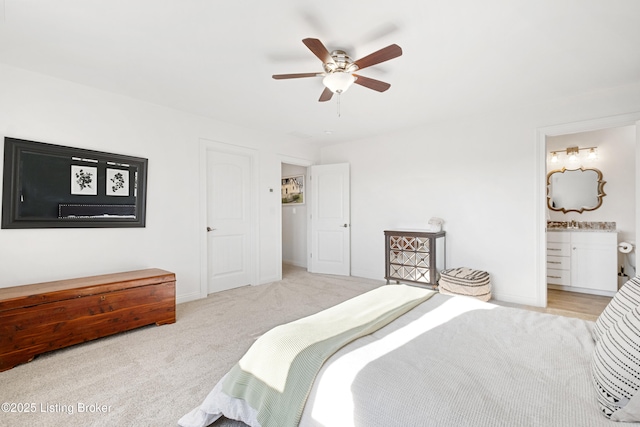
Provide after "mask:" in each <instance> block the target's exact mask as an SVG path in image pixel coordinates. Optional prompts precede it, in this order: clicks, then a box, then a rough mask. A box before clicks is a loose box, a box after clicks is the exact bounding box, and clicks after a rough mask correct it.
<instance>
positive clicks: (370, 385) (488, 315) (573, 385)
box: [181, 295, 629, 427]
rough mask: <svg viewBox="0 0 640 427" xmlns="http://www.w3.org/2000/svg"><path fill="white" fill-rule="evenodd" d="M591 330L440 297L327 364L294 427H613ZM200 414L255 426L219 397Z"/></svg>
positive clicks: (238, 405)
mask: <svg viewBox="0 0 640 427" xmlns="http://www.w3.org/2000/svg"><path fill="white" fill-rule="evenodd" d="M592 327H593V323H592V322H588V321H584V320H579V319H572V318H565V317H559V316H553V315H548V314H542V313H537V312H530V311H524V310H519V309H513V308H505V307H498V306H496V305H493V304H488V303H483V302H480V301H477V300H474V299H471V298H466V297H448V296H444V295H436V296H434V297H433V298H431V299H430V300H428V301H426V302H424V303H422V304H421V305H420V306H418V307H416V308H414V309H413V310H411V311H410V312H409V313H407V314H405V315H403V316H401V317H400V318H398V319H397V320H395V321H394V322H393V323H391V324H389V325H387V326H385V327H384V328H382V329H380V330H378V331H377V332H374V333H373V334H371V335H368V336H365V337H363V338H360V339H358V340H357V341H354V342H352V343H351V344H348V345H347V346H345V347H343V348H342V349H341V350H340V351H338V352H337V353H336V354H335V355H334V356H332V357H331V358H330V359H329V360H328V361H327V363H325V365H324V366H323V367H322V369H321V370H320V372H319V374H318V376H317V378H316V381H315V384H314V386H313V389H312V391H311V394H310V396H309V398H308V400H307V404H306V407H305V410H304V413H303V415H302V419H301V422H300V426H302V427H320V426H323V427H329V426H336V427H350V426H353V427H378V426H379V427H390V426H403V427H405V426H406V427H416V426H438V427H442V426H452V427H453V426H455V427H461V426H474V427H483V426H487V427H489V426H491V427H498V426H505V427H507V426H508V427H513V426H558V427H569V426H581V427H582V426H584V427H598V426H614V425H617V426H619V425H620V424H618V423H615V422H613V421H610V420H608V419H606V418H605V417H604V416H602V415H600V414H599V412H598V405H597V402H596V397H595V391H594V388H593V385H592V382H591V370H590V365H591V356H592V353H593V349H594V342H593V339H592V338H591V328H592ZM218 389H219V387H218ZM201 408H206V411H209V412H213V413H216V412H218V413H224V414H226V415H227V416H232V417H238V416H240V417H241V418H242V419H245V420H251V422H254V421H255V418H254V417H252V414H251V413H252V410H251V409H250V408H246V407H244V406H243V405H242V402H237V401H235V402H234V401H233V399H227V398H226V397H225V396H223V395H220V393H219V392H212V393H211V394H210V395H209V397H207V399H206V400H205V402H204V403H203V405H202V407H201ZM229 411H232V412H229ZM215 417H216V416H214V417H213V418H209V420H211V419H214V418H215ZM185 418H186V417H185ZM185 418H183V420H185ZM181 421H182V420H181ZM245 422H246V421H245ZM185 425H188V424H185ZM625 425H629V424H625Z"/></svg>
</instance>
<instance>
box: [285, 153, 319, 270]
mask: <svg viewBox="0 0 640 427" xmlns="http://www.w3.org/2000/svg"><path fill="white" fill-rule="evenodd" d="M279 157H280V177H281V178H282V164H283V163H286V164H288V165H295V166H302V167H305V168H308V167H310V166H313V165H314V163H313V162H312V161H311V160H308V159H300V158H298V157H291V156H285V155H283V154H281V155H279ZM307 179H308V177H307ZM278 182H280V181H278ZM308 183H309V181H307V182H306V183H305V195H304V198H305V200H306V201H307V202H309V201H310V198H309V192H308V190H309V185H308ZM277 191H278V192H279V191H280V187H278V190H277ZM307 205H308V204H307ZM308 206H309V205H308ZM309 208H310V206H309ZM309 212H310V211H309ZM278 217H279V218H280V221H278V235H279V236H280V239H279V240H278V259H279V262H278V267H277V269H278V271H277V273H278V280H282V203H278ZM310 234H311V231H310V230H309V218H308V217H307V254H306V256H307V271H309V252H310V251H311V247H310V245H311V241H310V240H309V239H310Z"/></svg>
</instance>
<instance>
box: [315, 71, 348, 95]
mask: <svg viewBox="0 0 640 427" xmlns="http://www.w3.org/2000/svg"><path fill="white" fill-rule="evenodd" d="M355 81H356V78H355V77H354V76H353V74H351V73H346V72H343V71H334V72H333V73H329V74H327V75H326V76H325V78H324V79H322V84H324V85H325V86H326V87H327V88H329V90H330V91H331V92H333V93H344V92H346V91H347V89H349V87H351V85H352V84H353V82H355Z"/></svg>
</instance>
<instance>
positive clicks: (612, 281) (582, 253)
mask: <svg viewBox="0 0 640 427" xmlns="http://www.w3.org/2000/svg"><path fill="white" fill-rule="evenodd" d="M617 247H618V234H617V233H616V232H615V231H593V230H588V231H570V230H561V231H553V230H547V284H548V285H549V287H550V288H555V289H562V290H569V291H574V292H583V293H592V294H598V295H608V296H613V295H614V294H615V292H616V291H617V290H618V276H617V264H618V252H617Z"/></svg>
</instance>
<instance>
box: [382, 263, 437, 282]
mask: <svg viewBox="0 0 640 427" xmlns="http://www.w3.org/2000/svg"><path fill="white" fill-rule="evenodd" d="M390 267H391V268H390V272H389V273H390V274H389V277H390V278H392V279H399V280H412V281H414V282H422V283H430V279H431V275H430V271H429V269H428V268H420V267H408V266H406V265H391V266H390Z"/></svg>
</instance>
